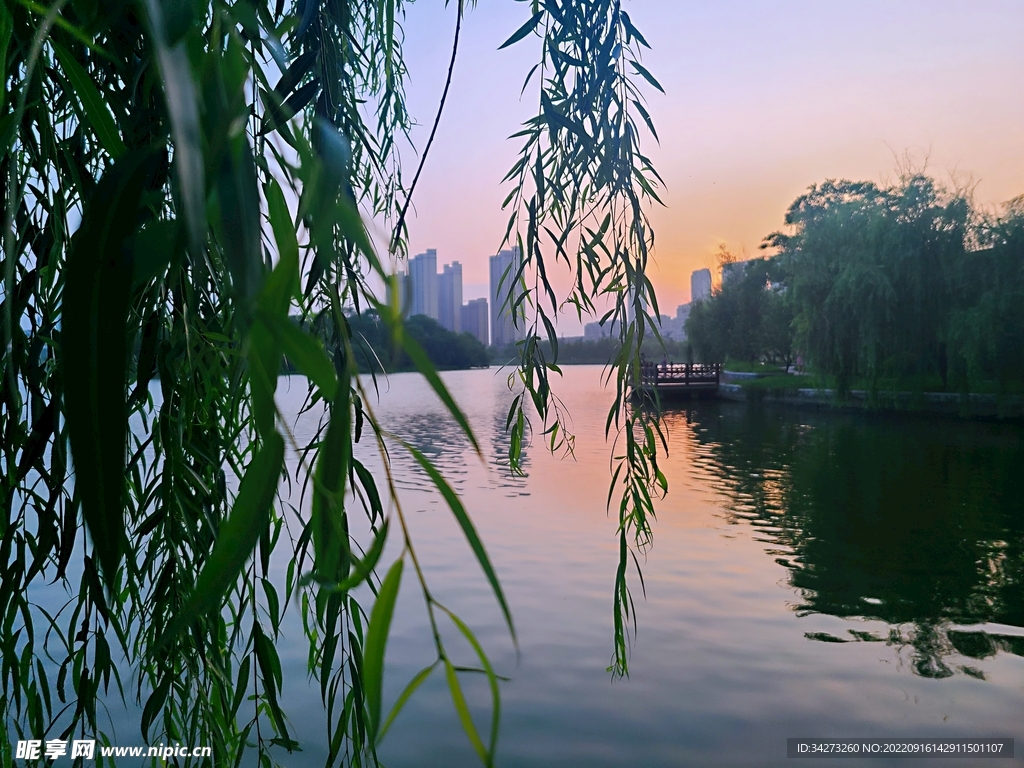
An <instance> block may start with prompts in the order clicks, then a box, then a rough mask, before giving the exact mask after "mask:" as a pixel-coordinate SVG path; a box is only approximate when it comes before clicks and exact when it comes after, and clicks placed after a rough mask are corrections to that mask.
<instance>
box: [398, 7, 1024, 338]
mask: <svg viewBox="0 0 1024 768" xmlns="http://www.w3.org/2000/svg"><path fill="white" fill-rule="evenodd" d="M623 7H624V8H625V9H626V10H627V11H628V12H629V13H630V15H631V17H632V18H633V20H634V23H636V25H637V26H638V27H639V28H640V29H641V31H642V32H643V33H644V35H645V37H646V38H647V39H648V40H649V41H650V43H651V45H652V47H653V50H652V51H649V52H647V55H646V58H645V59H644V63H645V66H647V67H648V68H649V69H650V70H651V71H652V72H653V73H654V74H655V76H656V77H657V78H658V79H659V80H660V82H661V83H662V85H663V86H664V87H665V90H666V92H667V93H666V95H662V94H660V93H658V92H656V91H654V90H653V89H650V88H648V89H647V90H648V92H649V108H650V112H651V114H652V117H653V119H654V122H655V125H656V127H657V129H658V133H659V135H660V136H661V145H660V146H658V145H656V144H655V142H654V141H653V139H651V138H650V137H647V138H646V141H647V144H646V146H645V151H647V152H648V153H649V154H650V155H651V156H652V158H653V159H654V161H655V164H656V166H657V168H658V170H659V172H660V173H661V175H662V176H663V177H664V178H665V181H666V186H667V188H666V190H664V195H663V197H664V200H665V202H666V204H667V205H666V207H665V208H657V209H653V210H652V211H651V215H652V219H653V222H654V225H655V236H656V262H657V263H656V266H655V268H654V270H653V273H652V278H653V280H654V284H655V286H656V288H657V290H658V295H659V300H660V302H661V305H662V311H663V312H666V311H667V313H669V314H672V313H674V310H675V307H676V305H677V304H679V303H682V302H685V301H687V300H689V275H690V272H691V271H692V270H694V269H699V268H701V267H712V266H714V263H715V253H716V251H717V248H718V246H719V244H720V243H724V244H725V245H726V246H727V247H728V248H729V249H730V250H732V251H734V252H737V253H739V252H742V251H744V250H746V251H747V252H748V253H750V254H752V255H753V254H754V253H756V251H757V248H758V245H759V243H760V242H761V239H762V238H763V237H764V236H765V235H767V234H768V233H770V232H772V231H773V230H776V229H779V228H781V226H782V219H783V215H784V213H785V210H786V208H787V207H788V205H789V204H790V203H791V202H792V201H793V200H794V199H795V198H796V197H797V196H798V195H799V194H800V193H801V192H802V191H803V190H804V189H806V188H807V187H808V186H809V185H810V184H813V183H815V182H820V181H822V180H824V179H826V178H835V177H840V178H852V179H868V180H874V181H885V180H887V179H891V178H892V177H893V176H894V175H895V172H896V171H895V167H896V160H897V157H899V156H903V155H905V154H907V153H909V155H910V157H911V158H913V159H914V161H915V162H917V163H919V164H920V163H921V162H923V161H924V159H925V158H927V160H928V169H929V170H930V172H931V173H933V174H934V175H935V176H936V177H937V178H939V179H940V180H943V181H946V182H948V181H949V180H950V179H951V177H954V176H955V177H956V178H957V179H959V180H960V181H961V182H963V181H967V180H973V183H975V184H976V186H975V197H976V200H977V201H978V202H979V203H982V204H985V205H992V206H995V205H996V204H998V203H1000V202H1002V201H1005V200H1007V199H1009V198H1011V197H1014V196H1017V195H1020V194H1024V99H1022V98H1021V92H1022V85H1024V46H1022V45H1021V44H1020V41H1021V40H1022V39H1024V13H1022V7H1021V5H1020V4H1019V3H1018V2H994V1H990V2H982V1H976V2H972V3H964V2H937V1H936V0H928V1H927V2H909V1H907V0H903V1H901V2H899V3H893V2H889V1H886V2H867V1H866V0H859V1H858V2H828V3H820V2H777V3H771V4H769V3H753V2H750V3H739V2H719V3H714V4H711V3H682V2H678V0H625V1H624V2H623ZM453 8H454V3H450V4H449V7H448V8H447V9H445V7H444V4H443V2H441V0H421V2H419V3H416V4H415V5H413V6H411V7H410V10H409V13H408V16H407V19H406V22H405V31H406V47H405V50H406V56H407V59H408V63H409V69H410V72H411V81H410V83H409V88H408V95H409V103H410V109H411V112H412V114H413V115H414V116H415V117H416V118H417V119H418V120H419V122H420V123H422V124H424V127H423V128H418V129H417V130H416V132H415V133H414V140H415V141H416V142H417V144H418V145H419V146H421V145H422V143H423V142H424V141H425V140H426V135H427V127H426V126H428V125H429V123H430V121H431V120H432V119H433V113H434V110H435V109H436V103H437V99H438V98H439V96H440V93H441V88H442V86H443V83H444V75H445V72H446V68H447V62H448V56H449V55H450V45H451V38H452V31H453V26H454V13H453ZM528 16H529V7H528V5H526V4H524V3H519V2H511V1H510V0H484V1H483V2H481V3H480V4H479V5H478V7H477V8H475V9H474V10H471V11H469V14H468V18H467V19H466V21H465V24H464V27H463V39H462V45H461V47H460V51H459V58H458V61H457V64H456V72H455V77H454V78H453V82H452V91H451V94H450V96H449V103H448V105H447V108H446V112H445V114H444V117H443V118H442V122H441V126H440V129H439V132H438V137H437V139H436V141H435V145H434V148H433V149H432V150H431V154H430V156H429V158H428V160H427V166H426V169H425V171H424V175H423V178H422V179H421V181H420V186H419V188H418V189H417V192H416V196H415V199H414V205H415V216H414V217H412V218H411V220H410V237H411V252H412V253H418V252H420V251H422V250H424V249H426V248H437V251H438V264H439V265H440V264H441V263H442V262H443V263H447V262H449V261H452V260H458V261H460V262H462V264H463V274H464V281H465V284H466V285H465V298H466V299H469V298H473V297H475V296H482V295H485V293H486V286H487V256H488V255H489V254H492V253H494V252H495V250H496V248H497V246H498V244H499V242H500V238H501V236H502V234H503V233H504V224H505V221H506V219H507V215H506V214H503V213H502V212H501V210H500V204H501V200H502V199H503V198H504V196H505V194H506V193H507V188H506V187H502V186H501V185H500V183H499V182H500V180H501V178H502V176H504V174H505V171H506V170H507V169H508V167H509V166H510V165H511V164H512V163H513V162H514V159H515V157H516V151H517V148H518V145H517V144H516V143H515V142H514V141H508V140H507V138H506V137H507V136H508V135H509V134H511V133H513V132H515V131H516V130H517V128H518V125H519V123H520V122H521V121H522V120H523V119H524V118H525V117H528V116H529V115H531V114H532V113H533V109H534V107H535V105H536V90H535V89H528V90H527V92H526V95H525V96H524V97H523V99H522V101H520V99H519V91H520V88H521V87H522V81H523V78H524V77H525V74H526V72H527V71H528V70H529V68H530V67H531V66H532V64H533V63H534V61H535V60H536V57H537V56H538V54H539V45H538V43H537V41H536V40H531V39H527V40H525V41H523V42H522V43H520V44H518V45H517V46H515V47H514V48H512V49H506V50H504V51H498V50H497V48H498V46H499V45H500V44H501V42H503V41H504V39H505V38H507V37H508V35H509V34H511V33H512V32H513V31H514V30H515V29H516V28H518V26H519V25H520V24H521V23H522V22H523V21H525V19H526V18H528ZM407 165H408V166H409V167H410V170H409V173H410V174H411V172H412V170H411V166H412V162H411V161H410V162H407ZM559 329H560V331H561V332H562V333H565V334H566V335H573V334H574V333H578V332H579V324H578V323H577V322H576V321H575V319H574V318H573V319H568V320H563V322H562V323H560V326H559Z"/></svg>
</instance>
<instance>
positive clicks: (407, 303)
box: [388, 270, 412, 316]
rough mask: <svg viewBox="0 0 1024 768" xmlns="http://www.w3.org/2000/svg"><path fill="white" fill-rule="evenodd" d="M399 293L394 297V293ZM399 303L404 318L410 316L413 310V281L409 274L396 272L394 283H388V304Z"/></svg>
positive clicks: (400, 271)
mask: <svg viewBox="0 0 1024 768" xmlns="http://www.w3.org/2000/svg"><path fill="white" fill-rule="evenodd" d="M396 291H397V293H398V295H397V296H393V295H392V294H393V292H396ZM392 303H397V304H398V309H399V311H400V312H401V313H402V315H403V316H405V315H408V314H409V310H410V309H412V279H411V278H410V277H409V273H408V272H403V271H402V270H398V271H397V272H395V281H394V283H388V304H392Z"/></svg>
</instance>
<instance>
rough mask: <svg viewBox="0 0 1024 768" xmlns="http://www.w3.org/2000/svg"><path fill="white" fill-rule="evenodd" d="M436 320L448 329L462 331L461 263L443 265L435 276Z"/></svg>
mask: <svg viewBox="0 0 1024 768" xmlns="http://www.w3.org/2000/svg"><path fill="white" fill-rule="evenodd" d="M437 322H439V323H440V324H441V325H442V326H444V327H445V328H447V329H448V330H449V331H453V332H454V333H459V332H460V331H462V265H461V264H459V262H457V261H453V262H452V263H451V264H445V265H444V271H443V272H442V273H441V274H440V275H438V276H437Z"/></svg>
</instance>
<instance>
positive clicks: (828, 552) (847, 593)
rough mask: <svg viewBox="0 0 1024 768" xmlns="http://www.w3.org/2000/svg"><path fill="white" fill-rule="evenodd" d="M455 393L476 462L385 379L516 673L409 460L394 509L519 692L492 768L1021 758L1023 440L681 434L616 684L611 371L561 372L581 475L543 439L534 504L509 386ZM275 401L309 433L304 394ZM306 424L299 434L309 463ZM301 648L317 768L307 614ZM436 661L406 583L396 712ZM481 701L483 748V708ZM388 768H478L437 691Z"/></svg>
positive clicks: (296, 665)
mask: <svg viewBox="0 0 1024 768" xmlns="http://www.w3.org/2000/svg"><path fill="white" fill-rule="evenodd" d="M445 379H446V381H447V383H448V385H449V387H450V388H451V390H452V392H453V394H454V395H455V397H456V399H457V401H458V402H459V403H460V404H461V405H462V406H463V408H464V409H465V411H466V413H467V415H468V416H469V418H470V420H471V422H472V424H473V427H474V430H475V432H476V435H477V437H478V439H479V440H480V443H481V447H482V449H483V452H484V458H485V461H483V462H481V461H480V460H479V459H478V458H477V457H476V456H475V455H474V454H473V453H472V452H471V451H470V450H469V449H468V446H467V444H466V442H465V441H464V439H462V438H461V436H460V435H459V433H458V431H457V430H456V429H455V428H454V427H453V425H452V424H451V422H450V420H449V419H448V418H446V416H445V414H444V412H443V410H442V407H441V406H440V404H439V403H438V402H437V401H436V399H435V398H434V397H433V395H432V394H431V393H430V391H429V389H428V388H427V386H426V385H425V384H424V383H423V382H422V381H421V380H420V379H419V378H418V377H417V376H415V375H412V374H399V375H395V376H391V377H390V379H389V380H388V381H387V382H385V383H382V386H381V397H380V401H379V403H378V404H377V406H376V407H377V410H378V414H379V416H380V418H381V420H382V422H383V423H384V424H385V425H386V426H387V427H388V428H389V429H391V430H393V431H395V432H396V433H398V434H401V435H403V436H406V437H407V438H410V439H411V441H412V442H413V443H414V444H415V445H416V446H417V447H418V448H420V449H421V450H422V451H424V452H425V453H426V454H427V455H428V456H430V457H431V458H432V459H433V460H434V461H435V462H437V464H438V465H439V466H440V467H441V468H442V469H443V470H444V472H445V474H446V476H447V477H448V478H449V480H450V481H451V482H452V484H453V486H454V487H455V489H456V490H457V491H458V493H459V494H460V495H461V496H462V498H463V499H464V501H465V503H466V506H467V508H468V510H469V511H470V514H471V515H472V517H473V519H474V521H475V522H476V525H477V526H478V528H479V530H480V532H481V535H482V537H483V539H484V541H485V544H486V546H487V548H488V551H489V553H490V556H491V558H492V560H493V562H494V564H495V567H496V569H497V571H498V574H499V576H500V578H501V581H502V584H503V586H504V588H505V590H506V594H507V596H508V600H509V603H510V604H511V608H512V612H513V616H514V619H515V623H516V630H517V632H518V636H519V646H520V658H519V660H518V661H517V659H516V654H515V651H514V649H513V647H512V644H511V642H510V640H509V638H508V634H507V631H506V630H505V628H504V624H503V621H502V618H501V615H500V613H499V611H498V609H497V607H496V605H495V602H494V599H493V596H492V594H491V593H490V591H489V588H488V587H487V586H486V582H485V581H484V579H483V577H482V575H481V573H480V571H479V568H478V566H477V565H476V563H475V561H474V559H473V557H472V554H471V552H470V550H469V548H468V546H467V544H466V542H465V539H464V537H463V536H462V534H461V533H460V531H459V530H458V528H457V527H456V526H455V524H454V522H453V521H452V518H451V514H450V512H449V511H448V510H447V508H446V507H445V506H444V504H443V502H442V501H441V500H440V499H439V497H438V496H437V494H436V493H434V492H433V491H432V488H431V486H430V484H429V481H428V479H427V478H426V476H425V475H424V474H423V473H422V472H420V471H419V470H418V469H417V468H416V467H415V466H414V465H413V463H412V461H411V460H409V459H408V458H407V457H406V456H404V455H403V454H401V453H400V452H398V451H395V453H394V454H393V457H394V464H395V467H396V472H397V475H398V481H399V483H398V484H399V498H400V500H401V502H402V504H403V508H404V509H405V510H406V512H407V514H408V517H409V519H410V522H411V525H412V530H413V536H414V540H415V543H416V546H417V550H418V553H419V555H420V558H421V559H422V561H423V563H424V564H425V566H426V570H427V576H428V580H429V582H430V585H431V587H432V589H433V591H434V593H435V595H436V596H437V597H438V599H440V600H441V601H442V602H444V603H445V604H447V605H448V606H449V607H451V608H453V609H454V610H456V612H458V613H459V614H461V616H462V617H463V618H464V619H465V620H466V621H467V622H468V623H469V624H470V626H471V627H473V628H474V630H475V631H476V632H477V634H478V636H479V637H480V639H481V641H482V642H483V643H484V645H485V647H486V648H487V649H488V651H489V652H490V654H491V656H492V660H493V661H494V662H495V666H496V668H497V671H498V672H499V674H503V675H506V676H508V677H509V678H511V680H510V682H508V683H504V684H503V686H502V695H503V698H502V707H503V712H502V723H501V727H502V730H501V738H500V741H499V747H498V763H499V765H502V766H620V765H644V766H680V765H780V766H781V765H790V764H791V763H790V761H788V760H787V759H786V758H785V747H786V745H785V739H786V737H790V736H805V737H812V736H813V737H844V736H850V737H922V736H924V737H939V736H950V737H952V736H1003V737H1007V736H1008V737H1015V738H1017V739H1018V754H1021V753H1022V752H1024V728H1022V722H1024V717H1022V715H1024V441H1022V430H1021V429H1020V428H1018V427H1011V426H999V425H991V424H979V423H960V422H956V421H927V420H922V419H912V418H871V417H863V416H858V417H854V416H842V415H836V414H818V413H813V412H805V411H797V410H772V409H769V408H762V409H758V408H754V407H752V406H746V405H741V404H730V403H717V402H705V403H697V404H694V405H692V406H690V407H686V408H683V409H679V410H674V411H671V412H670V413H669V414H668V415H667V418H666V421H667V424H668V428H669V432H670V443H669V445H670V455H669V457H668V459H667V460H665V463H664V470H665V474H666V475H667V476H668V480H669V483H670V491H669V495H668V497H667V498H666V499H664V500H663V501H660V502H659V503H658V505H657V511H658V519H657V522H656V523H655V524H654V546H653V547H652V548H651V549H650V550H649V551H648V552H647V554H646V557H641V563H642V566H643V575H644V580H645V584H646V599H645V598H644V597H643V594H642V591H641V588H640V583H639V580H638V579H637V578H636V576H635V572H634V573H633V576H632V584H633V593H634V598H635V600H636V607H637V620H638V633H637V635H636V637H635V639H634V642H633V644H632V652H631V654H632V655H631V666H630V676H629V677H628V678H627V679H623V680H614V681H613V680H612V679H611V677H610V675H609V674H608V673H607V672H606V668H607V666H608V665H609V663H610V660H611V652H612V591H611V590H612V583H613V577H614V569H615V565H616V546H615V542H616V539H615V530H616V524H615V521H614V519H612V518H610V517H609V516H608V515H607V514H606V513H605V506H604V504H605V497H606V493H607V483H608V477H609V469H608V467H609V455H610V453H609V452H610V447H609V445H608V444H607V443H606V442H605V440H604V435H603V425H604V417H605V414H606V409H607V406H608V403H609V395H608V393H607V392H605V391H604V390H603V389H602V387H601V385H600V368H597V367H584V366H581V367H568V368H567V369H566V375H565V379H564V381H563V383H562V385H561V387H560V389H559V394H560V395H561V396H562V397H563V399H564V400H565V402H566V404H567V406H568V408H569V410H570V412H571V414H572V417H573V422H574V427H575V432H576V435H577V443H576V459H575V461H573V460H571V459H567V460H562V459H559V458H556V457H552V456H550V455H549V454H548V453H546V451H545V450H544V449H543V446H542V444H541V441H540V439H538V440H537V441H535V444H534V445H533V446H532V447H531V448H530V449H529V450H528V452H527V458H526V462H525V465H526V470H527V477H525V478H514V477H511V476H510V475H509V473H508V471H507V467H506V466H505V461H504V455H505V452H506V449H507V442H506V439H505V435H504V421H505V414H506V411H507V407H508V402H509V400H510V399H511V395H510V394H509V393H508V391H507V389H506V387H505V376H504V374H501V373H497V372H496V371H495V370H493V369H492V370H490V371H487V370H476V371H464V372H453V373H449V374H446V375H445ZM281 390H285V391H283V392H281V391H280V390H279V397H280V399H281V400H282V403H283V404H284V405H285V406H286V408H291V411H292V412H293V413H294V412H297V410H298V406H299V403H300V402H301V399H302V396H303V395H304V393H305V386H304V384H303V382H302V380H300V379H292V380H291V381H289V382H287V383H286V382H284V381H283V382H282V387H281ZM314 421H315V420H314V419H312V418H309V417H308V416H307V417H303V418H302V419H300V420H299V421H298V423H297V426H296V430H297V432H298V433H299V436H300V437H302V436H305V435H308V434H310V433H311V430H312V429H313V427H314ZM363 458H364V459H365V460H366V461H367V462H371V461H372V454H371V453H370V452H368V451H366V452H364V456H363ZM397 552H398V550H397V548H394V549H392V550H391V556H392V558H393V557H394V556H397ZM286 631H288V630H287V629H286ZM290 632H291V635H290V637H291V638H292V639H291V640H290V641H289V642H291V643H294V644H292V645H287V647H286V649H284V654H283V656H284V658H283V661H284V662H285V664H286V665H287V667H288V669H289V672H288V673H287V674H286V684H285V688H286V692H287V696H286V701H287V705H288V706H289V708H290V709H289V711H290V717H291V722H292V724H293V725H294V726H295V729H296V731H297V735H298V737H299V738H300V739H301V740H302V741H303V748H304V751H303V753H301V754H296V755H291V756H287V755H283V756H282V761H283V762H284V763H285V764H287V765H297V766H307V765H308V766H314V765H321V764H322V760H323V755H324V750H323V749H322V748H320V747H318V744H320V743H322V741H323V738H324V714H323V711H322V707H321V705H320V700H319V694H318V692H317V691H316V689H314V688H312V687H307V686H306V683H305V678H304V676H305V661H306V647H305V644H304V642H303V641H302V639H301V632H300V631H299V630H298V619H297V616H295V615H294V614H293V618H292V623H291V624H290ZM446 638H447V642H448V644H449V646H450V648H451V649H452V650H453V655H454V656H455V659H456V662H457V663H458V662H460V661H461V662H462V663H466V664H472V663H474V661H475V660H474V658H473V656H472V653H471V651H470V650H469V648H468V646H466V645H465V643H460V642H459V638H458V637H457V635H456V633H455V632H447V633H446ZM431 661H433V654H432V644H431V639H430V634H429V627H428V624H427V619H426V613H425V610H424V607H423V601H422V598H421V597H420V595H419V594H418V592H417V587H416V584H415V583H414V581H413V580H412V578H411V573H410V569H407V572H406V579H405V582H404V583H403V585H402V592H401V595H400V598H399V605H398V609H397V612H396V616H395V620H394V624H393V627H392V635H391V640H390V643H389V646H388V651H387V660H386V667H385V707H386V708H387V707H389V706H390V703H391V702H393V701H394V699H395V698H396V697H397V695H398V693H399V692H400V691H401V689H402V688H403V687H404V685H405V684H406V682H408V680H409V679H410V678H411V677H412V676H413V675H414V674H415V673H416V672H417V671H419V670H420V669H421V668H422V667H424V666H426V665H427V664H429V663H430V662H431ZM465 685H466V688H467V695H468V696H469V699H470V703H471V705H472V706H474V707H475V710H474V711H475V713H476V714H477V715H478V720H477V722H478V727H479V728H480V729H481V731H485V729H486V727H487V720H486V718H487V717H488V716H489V713H488V711H487V709H486V705H487V703H488V701H489V699H488V696H487V692H486V685H485V683H484V681H483V680H479V679H477V680H466V681H465ZM381 757H382V759H383V761H384V762H385V764H386V765H388V766H390V768H400V767H402V766H431V765H439V766H441V765H443V766H462V765H466V766H470V765H476V764H478V763H477V761H476V758H475V756H474V753H473V752H472V749H471V747H470V746H469V743H468V741H467V740H466V738H465V735H464V734H463V732H462V731H461V728H460V726H459V724H458V721H457V719H456V717H455V714H454V711H453V709H452V705H451V701H450V698H449V695H448V691H447V687H446V685H445V682H444V679H443V675H442V674H435V676H434V677H433V678H431V679H430V680H428V682H427V683H426V684H424V685H423V687H422V688H421V689H420V690H419V691H418V692H417V694H416V695H415V696H414V697H413V699H412V700H411V701H410V702H409V704H408V705H407V706H406V709H405V711H404V712H403V714H402V715H401V716H400V717H399V719H398V720H397V721H396V723H395V725H394V727H393V728H392V730H391V732H390V733H389V734H388V737H387V739H386V740H385V742H384V745H383V748H382V750H381ZM808 762H810V763H811V764H813V763H814V762H815V761H808ZM851 762H852V763H854V764H855V763H856V762H857V761H850V760H847V761H844V764H845V765H850V764H851ZM978 762H979V763H980V764H983V765H991V766H994V765H999V764H1003V765H1006V764H1008V761H997V762H991V761H978ZM968 763H969V761H965V760H958V761H955V762H953V763H950V765H957V764H959V765H964V764H968ZM804 764H807V762H801V765H804ZM825 764H826V765H832V763H831V762H828V763H825ZM865 764H867V765H873V766H882V765H885V764H886V761H879V760H872V761H870V762H869V763H865ZM893 764H896V763H895V762H894V763H893ZM915 764H921V763H915ZM942 764H945V763H942Z"/></svg>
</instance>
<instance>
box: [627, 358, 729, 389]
mask: <svg viewBox="0 0 1024 768" xmlns="http://www.w3.org/2000/svg"><path fill="white" fill-rule="evenodd" d="M721 374H722V366H721V365H719V364H717V363H644V365H643V366H642V367H641V368H640V378H641V381H643V383H644V384H651V385H655V386H657V385H660V384H671V385H680V386H683V387H685V386H689V385H700V386H708V385H711V384H715V385H717V384H718V381H719V378H720V376H721Z"/></svg>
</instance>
